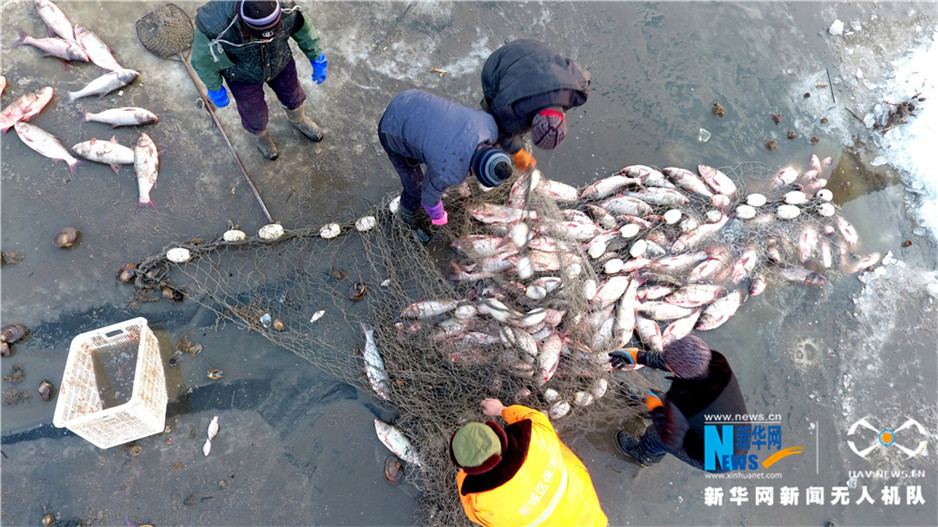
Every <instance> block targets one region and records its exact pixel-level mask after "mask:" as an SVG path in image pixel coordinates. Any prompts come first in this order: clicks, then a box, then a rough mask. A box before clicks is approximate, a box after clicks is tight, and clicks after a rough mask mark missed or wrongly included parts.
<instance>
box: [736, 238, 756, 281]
mask: <svg viewBox="0 0 938 527" xmlns="http://www.w3.org/2000/svg"><path fill="white" fill-rule="evenodd" d="M758 261H759V254H758V253H757V252H756V250H755V249H754V248H752V247H749V248H747V249H746V250H745V251H743V254H742V256H740V257H739V259H738V260H736V262H735V263H734V264H733V267H732V269H731V270H730V281H731V282H732V283H733V284H734V285H735V284H738V283H740V282H742V281H743V279H744V278H746V277H747V276H749V273H750V271H752V270H753V269H754V268H755V267H756V263H758Z"/></svg>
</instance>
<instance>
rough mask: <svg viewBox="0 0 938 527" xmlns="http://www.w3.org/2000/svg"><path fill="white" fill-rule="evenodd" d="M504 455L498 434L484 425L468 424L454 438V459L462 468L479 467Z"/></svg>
mask: <svg viewBox="0 0 938 527" xmlns="http://www.w3.org/2000/svg"><path fill="white" fill-rule="evenodd" d="M501 453H502V443H501V441H499V439H498V434H496V433H495V431H494V430H492V429H491V428H489V426H488V425H485V424H482V423H468V424H466V425H464V426H463V427H462V428H460V429H459V431H457V432H456V435H454V436H453V457H454V458H456V462H457V463H459V466H461V467H470V468H471V467H477V466H479V465H481V464H482V463H484V462H485V460H487V459H488V458H490V457H492V456H493V455H495V454H501Z"/></svg>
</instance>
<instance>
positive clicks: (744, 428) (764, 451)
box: [704, 414, 804, 472]
mask: <svg viewBox="0 0 938 527" xmlns="http://www.w3.org/2000/svg"><path fill="white" fill-rule="evenodd" d="M781 418H782V417H781V415H779V414H769V415H768V416H767V417H766V416H763V415H761V414H760V415H733V416H729V415H724V416H708V419H707V422H706V424H704V470H707V471H719V472H725V471H731V470H760V469H766V468H769V467H771V466H772V465H774V464H775V463H777V462H778V461H780V460H781V459H782V458H785V457H788V456H791V455H794V454H803V453H804V446H793V447H788V448H783V447H782V426H781Z"/></svg>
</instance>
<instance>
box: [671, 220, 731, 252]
mask: <svg viewBox="0 0 938 527" xmlns="http://www.w3.org/2000/svg"><path fill="white" fill-rule="evenodd" d="M727 221H729V216H727V215H726V214H723V215H722V217H721V218H720V221H718V222H716V223H704V224H703V225H701V226H699V227H697V228H696V229H694V230H692V231H690V232H685V233H684V234H682V235H680V236H678V238H677V240H675V241H674V243H673V244H671V252H672V253H675V254H676V253H681V252H684V251H687V250H690V249H693V248H695V247H697V246H698V245H700V244H701V243H703V242H704V241H706V240H707V239H708V238H710V237H711V236H713V235H714V234H716V233H717V232H719V231H720V229H722V228H723V226H724V225H726V222H727Z"/></svg>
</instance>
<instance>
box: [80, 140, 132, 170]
mask: <svg viewBox="0 0 938 527" xmlns="http://www.w3.org/2000/svg"><path fill="white" fill-rule="evenodd" d="M72 151H73V152H75V153H76V154H78V155H79V156H81V157H83V158H85V159H87V160H88V161H94V162H95V163H104V164H106V165H111V168H113V169H114V172H117V171H118V169H119V168H120V165H132V164H134V150H133V148H129V147H126V146H123V145H121V144H120V143H118V142H117V138H115V137H112V138H111V140H110V141H99V140H98V139H90V140H88V141H84V142H81V143H78V144H76V145H74V146H72Z"/></svg>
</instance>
